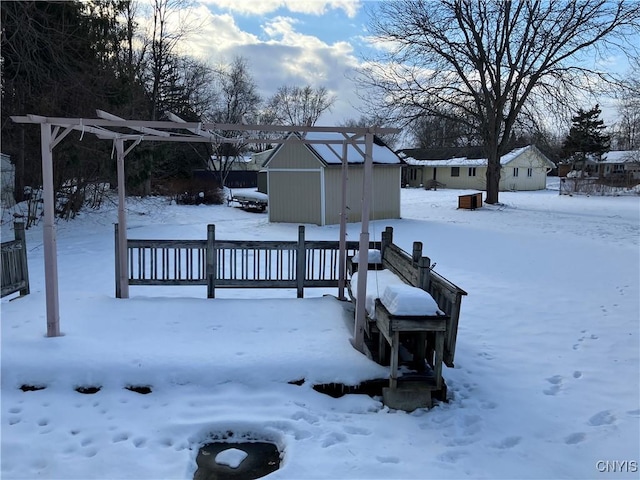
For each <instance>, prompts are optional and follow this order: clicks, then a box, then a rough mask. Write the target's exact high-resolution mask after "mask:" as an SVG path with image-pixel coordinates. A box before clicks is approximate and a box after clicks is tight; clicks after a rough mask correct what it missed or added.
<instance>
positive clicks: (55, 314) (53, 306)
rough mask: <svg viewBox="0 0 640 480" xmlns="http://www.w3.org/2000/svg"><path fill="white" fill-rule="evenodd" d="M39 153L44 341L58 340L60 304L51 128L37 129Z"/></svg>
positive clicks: (45, 124)
mask: <svg viewBox="0 0 640 480" xmlns="http://www.w3.org/2000/svg"><path fill="white" fill-rule="evenodd" d="M40 146H41V149H42V203H43V210H44V226H43V229H42V236H43V242H44V283H45V292H46V303H47V337H59V336H60V306H59V305H60V304H59V299H58V253H57V247H56V230H55V229H56V226H55V201H54V192H53V144H52V136H51V125H50V124H49V123H42V124H41V125H40Z"/></svg>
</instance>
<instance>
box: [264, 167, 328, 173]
mask: <svg viewBox="0 0 640 480" xmlns="http://www.w3.org/2000/svg"><path fill="white" fill-rule="evenodd" d="M266 170H267V172H323V171H324V168H269V167H267V168H266Z"/></svg>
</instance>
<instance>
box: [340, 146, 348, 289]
mask: <svg viewBox="0 0 640 480" xmlns="http://www.w3.org/2000/svg"><path fill="white" fill-rule="evenodd" d="M341 201H342V204H341V208H340V245H339V249H340V253H339V255H338V264H339V267H338V298H339V299H340V300H344V299H345V295H344V288H345V284H346V277H347V275H346V269H347V142H346V141H345V142H344V143H343V144H342V199H341Z"/></svg>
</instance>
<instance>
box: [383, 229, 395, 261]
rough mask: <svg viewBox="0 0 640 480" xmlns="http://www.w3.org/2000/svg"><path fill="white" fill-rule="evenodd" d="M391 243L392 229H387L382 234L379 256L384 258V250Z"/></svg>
mask: <svg viewBox="0 0 640 480" xmlns="http://www.w3.org/2000/svg"><path fill="white" fill-rule="evenodd" d="M392 243H393V227H387V228H385V229H384V232H382V238H381V241H380V256H381V257H383V256H384V249H385V248H387V247H388V246H389V245H391V244H392Z"/></svg>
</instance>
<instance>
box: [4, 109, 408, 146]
mask: <svg viewBox="0 0 640 480" xmlns="http://www.w3.org/2000/svg"><path fill="white" fill-rule="evenodd" d="M11 119H12V120H13V121H14V122H16V123H50V124H53V125H78V126H82V125H85V126H89V125H91V126H95V127H112V128H130V129H131V128H134V127H145V128H151V129H163V128H164V129H173V130H180V129H187V130H188V129H196V130H197V129H201V130H223V131H224V130H238V131H261V132H325V133H347V134H352V135H358V136H363V135H365V134H366V133H369V132H370V131H371V132H372V133H373V134H374V135H382V134H387V133H398V131H399V129H397V128H391V127H378V126H376V127H371V128H363V127H329V126H316V125H313V126H309V125H257V124H248V125H244V124H230V123H202V122H184V123H180V122H172V121H166V120H126V119H123V120H109V119H106V118H91V119H87V118H61V117H43V116H40V115H22V116H21V115H15V116H12V117H11ZM264 140H265V139H264V138H263V139H260V141H261V142H264Z"/></svg>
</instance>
